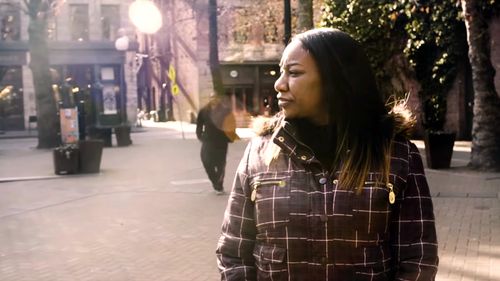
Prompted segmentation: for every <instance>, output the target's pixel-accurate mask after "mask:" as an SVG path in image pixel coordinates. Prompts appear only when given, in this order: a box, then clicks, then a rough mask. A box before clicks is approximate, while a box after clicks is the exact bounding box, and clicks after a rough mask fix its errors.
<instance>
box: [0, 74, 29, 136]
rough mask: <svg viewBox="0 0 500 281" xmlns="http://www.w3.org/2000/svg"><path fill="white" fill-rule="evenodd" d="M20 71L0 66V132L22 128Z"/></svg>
mask: <svg viewBox="0 0 500 281" xmlns="http://www.w3.org/2000/svg"><path fill="white" fill-rule="evenodd" d="M22 79H23V78H22V70H21V67H20V66H0V131H2V130H19V129H23V128H24V119H23V118H24V113H23V112H24V107H23V88H22Z"/></svg>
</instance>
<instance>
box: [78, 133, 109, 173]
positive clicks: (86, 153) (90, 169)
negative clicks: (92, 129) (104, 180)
mask: <svg viewBox="0 0 500 281" xmlns="http://www.w3.org/2000/svg"><path fill="white" fill-rule="evenodd" d="M79 144H80V157H79V171H80V173H99V171H100V170H101V158H102V149H103V147H104V141H103V140H97V139H94V140H92V139H91V140H82V141H80V142H79Z"/></svg>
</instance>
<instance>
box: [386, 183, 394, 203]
mask: <svg viewBox="0 0 500 281" xmlns="http://www.w3.org/2000/svg"><path fill="white" fill-rule="evenodd" d="M387 188H389V203H391V204H394V202H396V194H394V188H393V185H392V183H387Z"/></svg>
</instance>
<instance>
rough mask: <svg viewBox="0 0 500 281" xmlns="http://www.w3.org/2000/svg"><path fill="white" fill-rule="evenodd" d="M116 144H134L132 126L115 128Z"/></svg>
mask: <svg viewBox="0 0 500 281" xmlns="http://www.w3.org/2000/svg"><path fill="white" fill-rule="evenodd" d="M115 135H116V144H117V145H118V146H127V145H131V144H132V140H131V139H130V126H120V127H116V128H115Z"/></svg>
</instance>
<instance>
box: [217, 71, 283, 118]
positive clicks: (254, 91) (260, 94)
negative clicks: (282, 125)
mask: <svg viewBox="0 0 500 281" xmlns="http://www.w3.org/2000/svg"><path fill="white" fill-rule="evenodd" d="M221 69H222V81H223V83H224V90H225V93H226V95H229V96H230V97H231V100H232V103H233V111H234V113H235V114H236V115H249V116H256V115H265V114H273V113H275V112H276V111H277V110H278V103H277V99H276V91H275V90H274V82H275V81H276V79H277V78H278V77H279V66H278V62H247V63H222V65H221Z"/></svg>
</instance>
